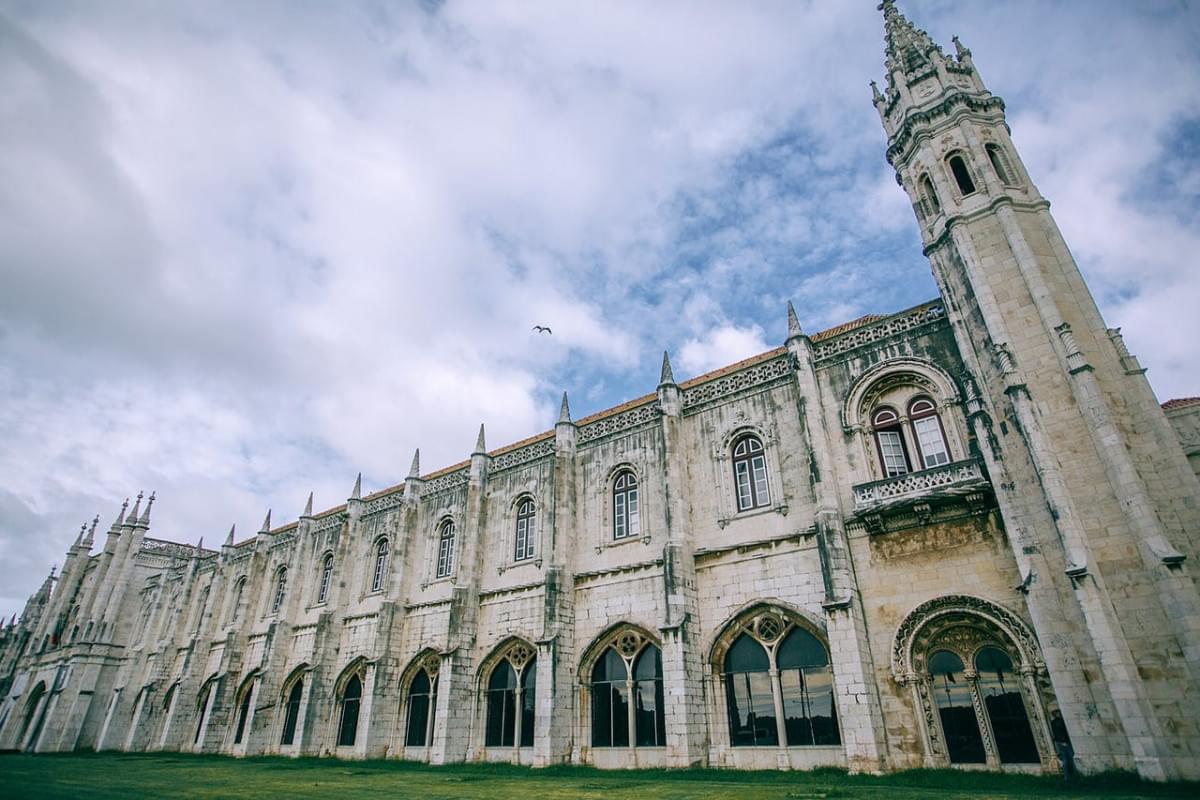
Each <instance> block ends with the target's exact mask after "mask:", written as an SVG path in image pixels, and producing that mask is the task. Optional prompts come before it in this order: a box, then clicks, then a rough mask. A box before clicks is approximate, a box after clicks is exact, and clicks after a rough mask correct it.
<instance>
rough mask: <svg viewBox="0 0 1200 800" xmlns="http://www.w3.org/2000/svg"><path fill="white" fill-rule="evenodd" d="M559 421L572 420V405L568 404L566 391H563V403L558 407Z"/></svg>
mask: <svg viewBox="0 0 1200 800" xmlns="http://www.w3.org/2000/svg"><path fill="white" fill-rule="evenodd" d="M558 421H559V422H570V421H571V407H570V406H569V405H567V393H566V391H564V392H563V399H562V405H561V406H559V407H558Z"/></svg>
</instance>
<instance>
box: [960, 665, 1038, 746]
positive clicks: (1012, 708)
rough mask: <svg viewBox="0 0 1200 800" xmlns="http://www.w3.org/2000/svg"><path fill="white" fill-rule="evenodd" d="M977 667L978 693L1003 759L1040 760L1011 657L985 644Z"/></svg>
mask: <svg viewBox="0 0 1200 800" xmlns="http://www.w3.org/2000/svg"><path fill="white" fill-rule="evenodd" d="M975 670H976V671H977V672H978V673H979V678H978V684H977V685H978V687H979V695H980V697H982V698H983V705H984V708H986V709H987V715H988V719H989V720H991V723H992V734H993V735H994V736H995V737H996V752H997V754H998V755H999V756H1000V761H1001V763H1004V764H1036V763H1038V762H1040V761H1041V758H1040V757H1039V755H1038V749H1037V744H1035V743H1034V741H1033V729H1032V728H1030V727H1029V716H1028V715H1027V714H1026V713H1025V703H1024V701H1022V699H1021V689H1020V686H1019V685H1018V678H1017V675H1016V673H1015V672H1014V671H1013V663H1012V659H1011V658H1009V657H1008V654H1007V653H1005V652H1004V651H1003V650H1000V649H998V648H995V647H985V648H984V649H982V650H980V651H979V654H978V655H977V656H975Z"/></svg>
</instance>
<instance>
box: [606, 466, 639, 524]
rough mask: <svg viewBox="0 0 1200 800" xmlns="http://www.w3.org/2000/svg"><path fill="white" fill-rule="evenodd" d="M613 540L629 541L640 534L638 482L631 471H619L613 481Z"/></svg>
mask: <svg viewBox="0 0 1200 800" xmlns="http://www.w3.org/2000/svg"><path fill="white" fill-rule="evenodd" d="M612 495H613V538H614V539H631V538H636V537H638V536H640V535H641V533H642V518H641V512H640V511H639V509H638V482H637V476H636V475H634V474H633V470H628V469H625V470H621V471H620V472H619V473H617V477H616V480H614V481H613V490H612Z"/></svg>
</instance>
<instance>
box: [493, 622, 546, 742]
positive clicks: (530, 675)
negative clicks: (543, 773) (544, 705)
mask: <svg viewBox="0 0 1200 800" xmlns="http://www.w3.org/2000/svg"><path fill="white" fill-rule="evenodd" d="M536 700H537V656H535V655H534V654H533V651H531V650H530V649H529V648H528V647H527V646H525V645H524V644H517V645H515V646H513V647H512V648H511V649H510V650H509V652H508V653H507V654H506V655H505V656H504V657H503V658H502V659H500V661H499V662H498V663H497V664H496V666H495V667H493V668H492V673H491V675H490V676H489V677H488V688H487V722H486V725H485V728H484V745H486V746H487V747H513V746H514V745H517V744H518V743H519V746H521V747H533V726H534V708H535V707H536Z"/></svg>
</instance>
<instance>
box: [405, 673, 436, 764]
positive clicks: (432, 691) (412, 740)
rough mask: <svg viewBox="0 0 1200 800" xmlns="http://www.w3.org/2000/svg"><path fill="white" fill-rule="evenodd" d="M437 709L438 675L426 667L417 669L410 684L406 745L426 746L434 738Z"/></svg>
mask: <svg viewBox="0 0 1200 800" xmlns="http://www.w3.org/2000/svg"><path fill="white" fill-rule="evenodd" d="M436 710H437V675H436V674H435V675H434V676H433V677H432V678H430V676H429V672H428V670H426V669H425V668H424V667H422V668H421V669H419V670H417V674H416V675H414V676H413V679H412V682H411V683H410V684H409V685H408V726H407V729H406V731H405V734H404V746H405V747H424V746H425V745H427V744H430V743H431V741H432V739H433V720H434V716H435V715H436Z"/></svg>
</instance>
